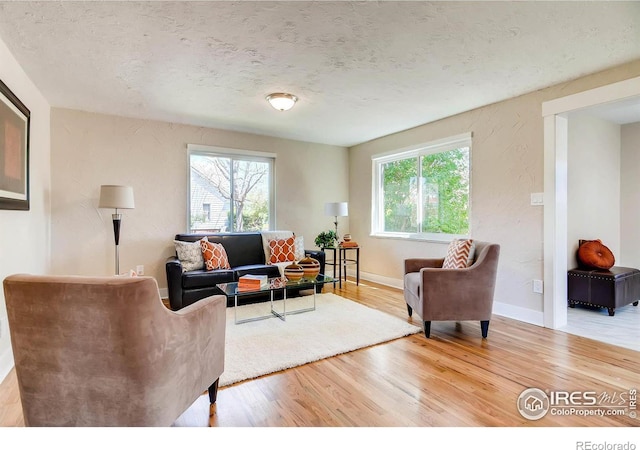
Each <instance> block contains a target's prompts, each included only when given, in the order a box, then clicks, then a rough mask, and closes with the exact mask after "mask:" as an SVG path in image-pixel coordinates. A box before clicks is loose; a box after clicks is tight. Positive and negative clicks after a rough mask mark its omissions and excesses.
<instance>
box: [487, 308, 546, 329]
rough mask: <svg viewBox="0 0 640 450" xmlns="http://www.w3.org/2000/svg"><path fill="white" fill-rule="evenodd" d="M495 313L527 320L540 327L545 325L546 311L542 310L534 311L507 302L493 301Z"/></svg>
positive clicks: (522, 320)
mask: <svg viewBox="0 0 640 450" xmlns="http://www.w3.org/2000/svg"><path fill="white" fill-rule="evenodd" d="M493 313H494V314H496V315H498V316H502V317H508V318H509V319H515V320H519V321H520V322H526V323H530V324H532V325H538V326H540V327H543V326H544V313H543V312H542V311H534V310H532V309H528V308H522V307H520V306H514V305H509V304H507V303H500V302H493Z"/></svg>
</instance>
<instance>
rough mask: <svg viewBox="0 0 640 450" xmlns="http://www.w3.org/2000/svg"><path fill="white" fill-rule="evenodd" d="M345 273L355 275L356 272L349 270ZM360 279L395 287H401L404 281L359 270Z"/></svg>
mask: <svg viewBox="0 0 640 450" xmlns="http://www.w3.org/2000/svg"><path fill="white" fill-rule="evenodd" d="M347 275H349V276H351V277H355V276H356V272H355V271H352V270H349V271H347ZM360 279H361V280H367V281H373V282H374V283H378V284H382V285H384V286H389V287H392V288H396V289H402V288H403V287H404V282H403V281H402V280H398V279H397V278H391V277H384V276H382V275H376V274H375V273H368V272H360Z"/></svg>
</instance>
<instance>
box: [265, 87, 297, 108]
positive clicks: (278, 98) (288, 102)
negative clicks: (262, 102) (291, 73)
mask: <svg viewBox="0 0 640 450" xmlns="http://www.w3.org/2000/svg"><path fill="white" fill-rule="evenodd" d="M267 101H268V102H269V104H270V105H271V106H273V107H274V108H275V109H277V110H278V111H289V110H290V109H291V108H293V105H295V104H296V102H297V101H298V97H296V96H295V95H292V94H285V93H284V92H275V93H273V94H269V95H267Z"/></svg>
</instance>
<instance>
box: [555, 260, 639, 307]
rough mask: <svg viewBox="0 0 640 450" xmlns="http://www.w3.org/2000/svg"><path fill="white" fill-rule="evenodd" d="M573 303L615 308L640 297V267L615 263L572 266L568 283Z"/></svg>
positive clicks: (570, 300)
mask: <svg viewBox="0 0 640 450" xmlns="http://www.w3.org/2000/svg"><path fill="white" fill-rule="evenodd" d="M567 288H568V289H567V291H568V293H567V294H568V295H567V297H568V299H569V306H570V307H571V308H573V307H575V305H576V304H583V305H588V306H596V307H599V308H607V310H608V311H609V315H610V316H613V315H614V314H615V309H616V308H619V307H621V306H626V305H628V304H629V303H633V306H638V300H640V270H638V269H632V268H630V267H617V266H613V267H612V268H611V269H609V270H590V269H587V270H583V269H571V270H569V272H568V283H567Z"/></svg>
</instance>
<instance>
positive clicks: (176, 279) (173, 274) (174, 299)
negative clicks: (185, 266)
mask: <svg viewBox="0 0 640 450" xmlns="http://www.w3.org/2000/svg"><path fill="white" fill-rule="evenodd" d="M165 269H166V272H167V291H169V305H170V306H171V309H172V310H173V311H177V310H179V309H182V263H181V262H180V260H179V259H178V257H177V256H170V257H168V258H167V261H166V263H165Z"/></svg>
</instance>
